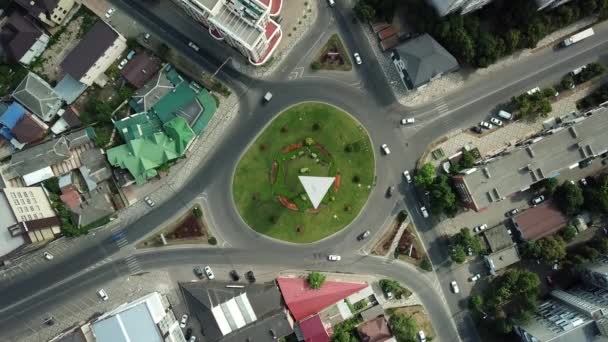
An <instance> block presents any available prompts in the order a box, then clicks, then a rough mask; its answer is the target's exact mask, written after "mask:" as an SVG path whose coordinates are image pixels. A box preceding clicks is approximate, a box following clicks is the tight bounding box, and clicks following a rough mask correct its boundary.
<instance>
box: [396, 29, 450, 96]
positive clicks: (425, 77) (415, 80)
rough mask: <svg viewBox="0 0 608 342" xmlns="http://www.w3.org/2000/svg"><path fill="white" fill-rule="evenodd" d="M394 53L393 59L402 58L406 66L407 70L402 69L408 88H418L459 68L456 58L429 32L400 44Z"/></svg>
mask: <svg viewBox="0 0 608 342" xmlns="http://www.w3.org/2000/svg"><path fill="white" fill-rule="evenodd" d="M393 53H394V56H393V59H400V60H401V61H402V62H403V64H404V66H405V70H402V71H404V74H405V79H404V82H405V83H406V85H407V87H408V89H415V88H418V87H420V86H421V85H424V84H426V83H428V82H429V81H431V80H432V79H433V78H434V77H436V76H437V75H440V74H445V73H448V72H452V71H455V70H458V68H459V65H458V61H456V58H454V56H452V55H451V54H450V53H449V52H448V51H447V50H446V49H445V48H443V46H441V45H440V44H439V43H437V41H435V39H433V37H431V36H430V35H428V34H423V35H421V36H418V37H416V38H412V39H410V40H408V41H406V42H404V43H402V44H400V45H398V46H397V47H396V48H395V49H394V50H393Z"/></svg>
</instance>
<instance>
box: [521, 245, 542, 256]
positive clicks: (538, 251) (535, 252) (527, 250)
mask: <svg viewBox="0 0 608 342" xmlns="http://www.w3.org/2000/svg"><path fill="white" fill-rule="evenodd" d="M542 255H543V250H542V248H541V246H540V245H539V244H538V243H536V242H534V241H526V243H524V245H523V247H522V256H523V257H524V258H527V259H540V258H542Z"/></svg>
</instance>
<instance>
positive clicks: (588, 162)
mask: <svg viewBox="0 0 608 342" xmlns="http://www.w3.org/2000/svg"><path fill="white" fill-rule="evenodd" d="M592 162H593V161H592V160H591V159H585V160H583V161H581V162H580V163H578V167H580V168H581V169H584V168H586V167H589V166H591V163H592Z"/></svg>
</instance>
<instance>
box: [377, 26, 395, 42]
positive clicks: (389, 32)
mask: <svg viewBox="0 0 608 342" xmlns="http://www.w3.org/2000/svg"><path fill="white" fill-rule="evenodd" d="M396 34H397V31H396V30H395V28H393V27H392V26H389V27H387V28H385V29H384V30H382V31H380V32H378V38H380V40H383V39H386V38H388V37H392V36H394V35H396Z"/></svg>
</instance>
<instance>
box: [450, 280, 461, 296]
mask: <svg viewBox="0 0 608 342" xmlns="http://www.w3.org/2000/svg"><path fill="white" fill-rule="evenodd" d="M450 286H451V287H452V291H454V293H460V289H459V288H458V284H457V283H456V280H452V282H451V283H450Z"/></svg>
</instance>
